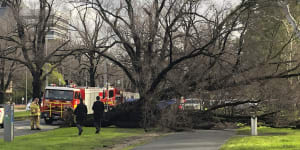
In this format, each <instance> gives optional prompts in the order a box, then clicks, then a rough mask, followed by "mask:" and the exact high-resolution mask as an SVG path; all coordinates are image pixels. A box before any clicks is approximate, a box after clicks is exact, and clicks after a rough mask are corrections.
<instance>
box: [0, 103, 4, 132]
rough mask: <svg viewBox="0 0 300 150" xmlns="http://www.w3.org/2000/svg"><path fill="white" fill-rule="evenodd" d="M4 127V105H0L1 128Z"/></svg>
mask: <svg viewBox="0 0 300 150" xmlns="http://www.w3.org/2000/svg"><path fill="white" fill-rule="evenodd" d="M3 127H4V107H3V106H0V128H3Z"/></svg>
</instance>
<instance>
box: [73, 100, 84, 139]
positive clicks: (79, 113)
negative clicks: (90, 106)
mask: <svg viewBox="0 0 300 150" xmlns="http://www.w3.org/2000/svg"><path fill="white" fill-rule="evenodd" d="M74 114H75V116H76V121H75V123H76V127H77V128H78V135H81V133H82V131H83V130H82V125H83V122H84V120H85V119H86V115H87V107H86V105H85V104H83V100H82V99H80V104H78V105H77V107H76V109H75V111H74Z"/></svg>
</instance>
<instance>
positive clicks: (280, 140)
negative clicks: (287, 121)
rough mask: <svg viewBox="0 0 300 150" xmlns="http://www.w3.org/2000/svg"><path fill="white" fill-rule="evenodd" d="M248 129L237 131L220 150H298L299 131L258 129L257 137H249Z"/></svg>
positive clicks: (299, 145)
mask: <svg viewBox="0 0 300 150" xmlns="http://www.w3.org/2000/svg"><path fill="white" fill-rule="evenodd" d="M250 130H251V129H250V127H246V128H242V129H239V130H238V133H237V136H235V137H233V138H231V139H230V140H229V141H227V142H226V143H225V144H224V145H223V146H222V148H221V150H299V149H300V140H299V139H300V130H298V129H289V128H269V127H259V128H258V136H250Z"/></svg>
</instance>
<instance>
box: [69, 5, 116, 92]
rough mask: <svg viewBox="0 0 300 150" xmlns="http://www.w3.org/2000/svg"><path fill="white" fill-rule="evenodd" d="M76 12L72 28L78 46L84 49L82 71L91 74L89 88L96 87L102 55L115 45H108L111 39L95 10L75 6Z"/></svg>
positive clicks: (80, 55)
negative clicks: (76, 36)
mask: <svg viewBox="0 0 300 150" xmlns="http://www.w3.org/2000/svg"><path fill="white" fill-rule="evenodd" d="M74 7H75V10H74V12H75V13H76V14H77V15H74V16H77V17H75V19H74V22H72V23H71V24H70V25H71V28H72V29H73V30H74V34H76V35H78V38H77V43H78V44H77V45H78V46H79V47H80V49H82V53H81V54H77V55H79V57H80V58H78V60H79V63H80V71H79V72H83V73H84V75H85V76H86V73H85V72H88V74H89V78H88V79H89V82H88V83H89V86H91V87H95V86H96V79H97V77H98V75H97V69H98V68H99V66H100V63H101V62H102V61H101V54H102V53H104V52H105V51H107V50H108V49H109V48H110V47H112V46H113V45H114V43H112V44H110V45H109V44H108V43H109V40H110V38H111V37H109V35H107V32H108V31H106V29H105V27H104V25H103V23H104V22H103V20H101V17H100V16H99V15H98V14H97V13H95V11H94V9H91V8H88V7H84V6H81V7H80V6H74Z"/></svg>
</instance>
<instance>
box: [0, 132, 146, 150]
mask: <svg viewBox="0 0 300 150" xmlns="http://www.w3.org/2000/svg"><path fill="white" fill-rule="evenodd" d="M77 133H78V130H77V128H76V127H72V128H60V129H55V130H51V131H47V132H39V133H35V134H31V135H26V136H18V137H15V139H14V141H13V142H11V143H7V142H4V141H3V139H0V145H1V146H0V150H94V149H102V148H109V147H112V146H113V145H114V144H118V143H120V142H121V141H122V140H123V139H124V138H126V137H132V136H138V135H143V134H144V130H143V129H124V128H102V130H101V133H100V134H95V128H93V127H84V128H83V133H82V135H81V136H78V135H77Z"/></svg>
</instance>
